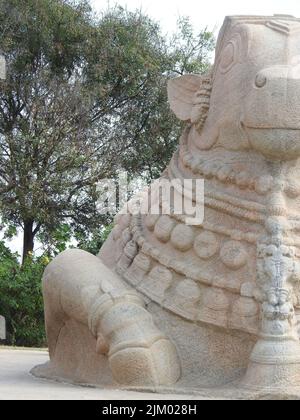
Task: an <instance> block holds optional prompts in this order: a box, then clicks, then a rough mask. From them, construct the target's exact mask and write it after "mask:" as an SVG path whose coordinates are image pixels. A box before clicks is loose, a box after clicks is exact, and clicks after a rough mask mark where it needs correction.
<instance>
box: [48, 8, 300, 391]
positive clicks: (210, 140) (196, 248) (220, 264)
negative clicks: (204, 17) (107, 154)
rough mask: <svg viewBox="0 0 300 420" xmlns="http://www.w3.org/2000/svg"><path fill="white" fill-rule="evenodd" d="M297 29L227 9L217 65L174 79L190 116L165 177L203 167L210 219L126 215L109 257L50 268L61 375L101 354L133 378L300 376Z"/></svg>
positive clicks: (268, 380)
mask: <svg viewBox="0 0 300 420" xmlns="http://www.w3.org/2000/svg"><path fill="white" fill-rule="evenodd" d="M299 41H300V20H298V19H296V18H292V17H287V16H274V17H255V16H246V17H245V16H244V17H229V18H227V19H226V20H225V23H224V26H223V28H222V30H221V33H220V36H219V40H218V44H217V50H216V60H215V65H214V68H213V69H212V71H211V74H209V75H207V76H205V77H202V76H197V75H186V76H183V77H181V78H178V79H175V80H173V81H171V82H170V83H169V88H168V90H169V102H170V106H171V108H172V110H173V111H174V113H175V114H176V115H177V117H178V118H180V119H181V120H183V121H186V122H187V123H188V125H187V128H186V130H185V131H184V133H183V135H182V138H181V143H180V148H179V150H178V151H177V152H176V153H175V154H174V157H173V159H172V161H171V162H170V165H169V167H168V170H167V172H166V173H164V179H169V180H170V181H174V180H177V181H178V180H180V182H183V180H186V179H191V178H194V179H195V178H196V179H197V178H199V179H200V178H201V179H202V178H204V179H205V218H204V221H203V223H202V224H201V225H199V224H198V225H197V224H196V225H193V226H187V224H186V220H187V215H186V214H181V215H178V214H177V213H176V212H174V211H171V214H169V215H159V216H158V215H155V214H154V215H153V214H150V215H142V214H140V215H137V214H136V213H132V214H131V215H119V216H118V217H117V219H116V228H115V229H114V231H113V233H112V235H111V236H110V238H109V239H108V241H107V242H106V244H105V245H104V247H103V248H102V250H101V252H100V254H99V258H100V260H102V262H101V261H97V260H96V259H95V258H94V257H91V256H89V255H88V254H86V253H81V252H80V251H72V252H71V253H70V252H69V253H65V254H63V255H61V256H59V257H58V258H57V259H56V260H55V261H54V262H53V263H52V264H51V265H50V266H49V267H48V269H47V271H46V274H45V277H44V294H45V306H46V321H47V332H48V339H49V344H50V357H51V363H50V367H51V369H52V371H55V372H56V374H57V376H59V377H68V378H72V379H73V380H79V379H82V378H84V380H85V381H87V382H92V380H91V379H89V378H91V376H90V375H85V373H86V372H89V371H90V370H93V366H94V367H95V368H96V371H97V372H99V374H98V373H97V375H96V376H97V377H98V378H99V380H98V381H97V382H100V383H101V381H102V382H103V381H104V378H106V379H107V378H108V377H109V374H110V373H107V374H104V378H103V376H102V377H101V374H102V373H101V372H112V374H113V378H114V380H115V381H116V382H119V383H121V384H123V385H125V386H128V385H133V384H134V385H137V386H139V387H144V388H145V387H147V386H149V385H151V386H152V387H153V386H155V387H156V388H155V389H157V387H158V388H159V386H162V385H166V384H168V385H170V386H171V385H172V386H173V389H175V388H177V389H179V388H201V387H207V386H210V387H220V386H222V385H224V384H227V383H229V382H235V384H237V385H236V386H238V387H242V388H243V389H250V390H253V389H254V390H260V391H262V392H266V393H269V392H275V393H276V392H278V393H279V394H280V393H281V392H282V390H283V391H284V390H286V385H287V384H288V385H289V387H292V388H290V389H295V390H296V389H299V388H297V387H298V386H299V385H300V344H299V334H298V319H299V315H300V262H299V256H300V249H299V248H300V240H299V231H300V213H299V203H300V201H299V200H300V183H299V181H298V179H299V176H300V160H299V159H300V123H299V117H300V102H299V94H300V59H299V57H300V42H299ZM192 193H193V192H192ZM183 194H185V195H186V196H185V199H186V200H190V201H191V202H192V199H193V198H195V197H194V196H193V194H190V191H189V194H187V193H186V192H185V191H184V192H183ZM141 197H142V196H139V198H138V200H137V204H136V206H138V205H139V204H138V202H141V201H143V198H141ZM144 199H145V198H144ZM191 204H192V203H191ZM136 206H135V208H136ZM133 207H134V206H133ZM103 263H104V264H105V265H104V264H103ZM136 293H138V296H139V297H137V295H136ZM140 299H141V301H144V302H146V303H147V307H146V309H145V308H143V304H142V302H141V301H140ZM150 314H151V315H150ZM153 321H154V322H153ZM70 323H72V325H71V324H70ZM74 323H75V324H74ZM76 323H79V324H80V328H79V325H77V324H76ZM82 328H84V331H82ZM71 331H72V333H71ZM85 342H88V343H89V346H88V349H89V350H88V351H86V349H85V346H84V344H83V343H85ZM174 346H175V347H174ZM175 348H176V352H175ZM97 352H98V353H99V356H97V355H96V354H97ZM71 354H73V357H71ZM97 357H98V359H97ZM99 358H101V360H100V359H99ZM108 363H109V365H110V370H108V371H107V370H105V369H107V368H106V367H105V366H107V364H108ZM76 366H77V367H79V369H77V368H76ZM102 366H103V367H102ZM46 372H47V369H46ZM48 372H49V366H48ZM75 372H76V374H75ZM76 375H78V377H76ZM46 376H47V375H46ZM48 376H51V375H50V374H48ZM52 376H53V375H52ZM93 378H94V376H93ZM93 380H94V379H93ZM107 381H108V382H109V379H107ZM293 387H294V388H293Z"/></svg>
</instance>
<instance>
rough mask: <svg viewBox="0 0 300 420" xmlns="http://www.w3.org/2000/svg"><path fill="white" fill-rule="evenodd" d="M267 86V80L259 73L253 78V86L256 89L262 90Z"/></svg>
mask: <svg viewBox="0 0 300 420" xmlns="http://www.w3.org/2000/svg"><path fill="white" fill-rule="evenodd" d="M266 84H267V78H266V76H265V75H264V74H262V73H259V74H258V75H257V76H256V78H255V85H256V87H258V88H263V87H264V86H266Z"/></svg>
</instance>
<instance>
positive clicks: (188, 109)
mask: <svg viewBox="0 0 300 420" xmlns="http://www.w3.org/2000/svg"><path fill="white" fill-rule="evenodd" d="M201 82H202V77H201V76H196V75H193V74H187V75H185V76H181V77H177V78H176V79H172V80H170V81H169V83H168V98H169V103H170V107H171V109H172V111H173V112H174V114H175V115H176V117H177V118H179V119H180V120H182V121H189V120H190V119H191V114H192V108H193V106H194V105H195V103H194V96H195V93H196V92H197V91H199V89H200V88H201Z"/></svg>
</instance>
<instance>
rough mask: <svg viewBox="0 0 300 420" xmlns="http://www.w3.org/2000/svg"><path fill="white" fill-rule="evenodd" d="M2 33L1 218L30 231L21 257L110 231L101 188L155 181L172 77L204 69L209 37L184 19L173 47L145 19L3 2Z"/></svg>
mask: <svg viewBox="0 0 300 420" xmlns="http://www.w3.org/2000/svg"><path fill="white" fill-rule="evenodd" d="M0 27H1V28H3V29H2V31H1V33H0V45H1V48H2V49H3V52H4V54H5V57H6V60H7V63H8V72H7V80H6V81H5V82H4V83H2V84H1V89H0V118H1V119H0V199H1V207H0V211H1V216H2V219H3V220H4V223H6V224H8V225H9V226H14V227H17V228H21V229H22V230H23V233H24V246H23V258H24V260H25V258H26V257H27V255H28V254H30V253H31V252H32V251H33V249H34V240H35V238H36V236H37V235H40V236H41V237H43V240H44V241H46V242H47V241H50V240H51V236H52V235H53V233H54V232H55V231H57V229H59V228H60V226H62V225H63V226H64V225H65V223H68V224H69V226H70V229H71V230H72V232H73V233H74V234H77V236H78V237H81V238H82V237H84V236H85V235H86V234H87V233H88V232H91V231H93V230H94V228H95V227H97V228H98V227H99V226H100V225H101V224H105V223H106V219H103V218H102V219H101V217H100V216H99V214H97V206H96V202H97V199H99V196H98V193H97V189H96V183H97V182H98V181H99V180H101V179H103V178H108V177H114V176H115V175H116V173H117V171H118V170H119V169H120V168H125V169H126V170H127V171H128V172H129V173H130V174H131V175H132V176H136V175H137V174H140V175H143V176H147V177H149V178H153V177H156V176H157V175H158V174H159V173H160V171H161V169H162V168H163V167H164V166H165V164H166V162H167V161H168V160H169V158H170V156H171V154H172V153H173V151H174V147H175V144H176V143H177V138H178V133H179V128H180V126H179V124H178V123H177V122H176V121H175V119H174V118H173V116H172V115H171V114H170V112H169V110H168V106H167V99H166V82H167V79H168V77H171V76H173V75H175V74H178V73H181V74H182V73H184V72H185V71H190V70H193V71H196V72H203V71H204V70H205V69H206V68H207V66H208V55H209V53H210V51H211V49H212V47H213V37H212V34H211V33H209V32H207V31H202V32H201V33H200V34H199V35H197V36H195V35H194V34H193V31H192V28H191V26H190V25H189V22H188V21H187V20H186V19H183V20H181V21H180V25H179V32H178V33H177V35H176V37H175V38H173V39H172V42H171V41H170V40H167V39H166V38H165V37H163V36H162V35H161V32H160V28H159V26H158V25H157V24H156V23H155V22H153V21H152V20H151V19H149V18H148V17H147V16H145V15H143V14H141V13H140V12H133V13H132V12H128V11H127V10H124V9H122V8H120V7H116V8H113V9H110V10H107V11H106V12H104V13H103V15H102V16H101V17H100V18H99V19H96V18H95V17H94V16H93V13H92V10H91V8H90V6H89V4H88V2H86V1H84V0H78V1H67V0H0ZM175 41H176V42H175ZM174 42H175V44H176V45H177V46H175V47H174ZM199 59H200V60H199Z"/></svg>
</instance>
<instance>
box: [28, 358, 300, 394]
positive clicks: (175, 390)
mask: <svg viewBox="0 0 300 420" xmlns="http://www.w3.org/2000/svg"><path fill="white" fill-rule="evenodd" d="M31 373H32V375H33V376H35V377H37V378H43V379H45V378H47V379H50V380H53V381H56V382H64V383H69V384H73V385H77V386H82V387H89V388H95V389H97V388H98V389H111V390H112V389H114V390H117V389H118V390H123V391H135V392H141V393H148V394H149V393H155V394H157V395H158V400H159V399H160V398H159V396H160V397H161V396H162V395H171V394H173V395H178V397H179V398H180V399H183V396H186V399H187V400H192V399H197V400H250V401H257V400H258V401H259V400H300V386H299V387H286V388H285V389H277V390H276V389H271V388H270V389H261V390H259V389H252V390H251V389H245V388H244V387H243V385H242V384H239V383H233V384H229V385H228V386H225V387H221V388H198V389H197V388H192V387H191V388H181V387H180V386H178V387H171V388H167V387H159V388H147V387H145V388H136V387H120V386H108V385H101V384H99V383H98V384H88V383H78V382H74V381H72V380H67V379H66V378H59V377H58V376H57V375H56V373H55V370H53V369H52V367H51V364H50V363H49V364H45V365H41V366H37V367H36V368H34V369H33V370H32V371H31Z"/></svg>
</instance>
